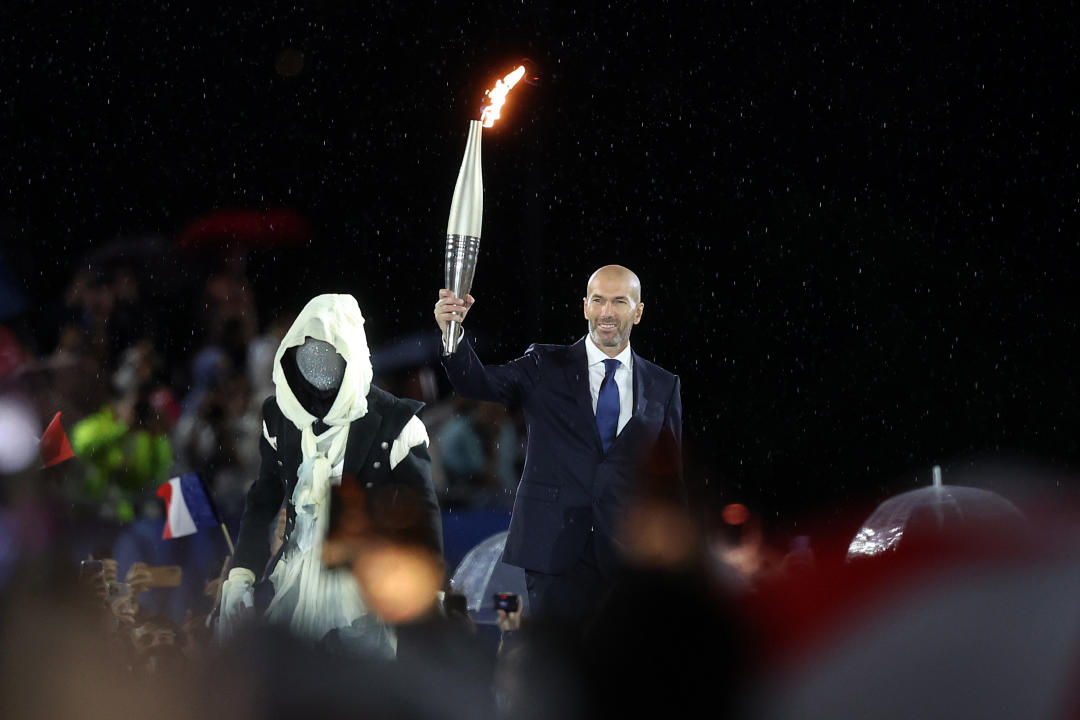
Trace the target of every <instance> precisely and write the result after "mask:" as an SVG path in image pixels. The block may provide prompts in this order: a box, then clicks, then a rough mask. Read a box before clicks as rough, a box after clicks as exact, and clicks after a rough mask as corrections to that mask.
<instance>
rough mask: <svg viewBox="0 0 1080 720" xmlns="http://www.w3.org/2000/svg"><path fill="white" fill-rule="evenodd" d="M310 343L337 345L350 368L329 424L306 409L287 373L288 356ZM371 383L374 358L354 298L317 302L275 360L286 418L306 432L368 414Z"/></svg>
mask: <svg viewBox="0 0 1080 720" xmlns="http://www.w3.org/2000/svg"><path fill="white" fill-rule="evenodd" d="M309 337H310V338H314V339H315V340H322V341H323V342H328V343H330V344H331V345H333V346H334V348H335V349H336V350H337V351H338V353H339V354H340V355H341V357H343V358H345V362H346V363H347V364H346V366H345V377H344V378H343V379H342V381H341V388H340V389H339V390H338V394H337V397H336V398H335V399H334V404H333V405H331V406H330V410H329V412H327V413H326V417H324V418H317V417H315V416H314V415H312V414H311V413H309V412H308V411H307V410H305V409H304V407H303V406H302V405H301V404H300V401H299V400H297V398H296V395H295V394H294V393H293V389H292V388H291V387H290V386H289V381H288V380H287V379H286V378H285V371H284V370H283V369H282V367H281V358H282V356H283V355H284V354H285V351H286V350H288V349H289V348H291V347H296V346H299V345H303V344H304V340H305V339H306V338H309ZM371 380H372V370H371V352H370V350H369V349H368V344H367V335H366V334H365V333H364V316H363V315H362V314H361V313H360V306H359V305H357V304H356V298H354V297H353V296H352V295H318V296H316V297H314V298H312V299H311V300H310V301H309V302H308V304H307V305H305V306H304V309H303V310H301V311H300V314H299V315H298V316H297V318H296V321H295V322H294V323H293V324H292V326H291V327H290V328H289V331H288V332H287V333H285V337H284V338H283V339H282V341H281V344H280V345H279V346H278V349H277V353H276V354H275V355H274V391H275V395H276V397H277V404H278V407H279V408H280V409H281V412H282V414H284V415H285V417H287V418H288V419H289V420H290V421H292V424H293V425H295V426H296V427H297V428H300V429H303V428H305V427H310V426H311V424H312V423H313V422H315V421H316V420H320V419H321V420H322V421H323V422H325V423H326V424H327V425H348V424H349V423H351V422H352V421H353V420H356V419H358V418H362V417H363V416H364V415H366V414H367V394H368V391H369V390H371Z"/></svg>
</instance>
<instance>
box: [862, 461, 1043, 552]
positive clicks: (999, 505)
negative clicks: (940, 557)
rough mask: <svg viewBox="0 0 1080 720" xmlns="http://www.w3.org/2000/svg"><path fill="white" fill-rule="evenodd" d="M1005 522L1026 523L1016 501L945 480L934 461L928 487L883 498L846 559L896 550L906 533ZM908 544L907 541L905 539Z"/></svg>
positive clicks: (908, 535) (916, 536)
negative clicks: (943, 480) (932, 474)
mask: <svg viewBox="0 0 1080 720" xmlns="http://www.w3.org/2000/svg"><path fill="white" fill-rule="evenodd" d="M997 522H1003V523H1007V524H1008V525H1009V526H1010V527H1014V526H1022V525H1023V524H1024V516H1023V514H1022V513H1021V512H1020V510H1019V509H1018V508H1017V507H1016V506H1015V505H1013V504H1012V503H1011V502H1009V501H1008V500H1006V499H1005V498H1003V497H1002V496H1000V495H998V494H997V493H993V492H990V491H989V490H981V489H979V488H973V487H964V486H960V485H943V484H942V483H941V468H940V467H938V466H937V465H935V466H934V482H933V484H932V485H930V486H929V487H923V488H918V489H917V490H910V491H908V492H905V493H900V494H899V495H894V496H893V497H891V498H889V499H888V500H886V501H885V502H883V503H881V505H879V506H878V507H877V509H876V510H874V512H873V513H872V514H871V515H870V517H869V518H867V520H866V522H865V523H863V526H862V527H861V528H860V529H859V531H858V532H857V533H855V537H854V539H852V541H851V544H850V545H849V546H848V552H847V559H848V560H854V559H857V558H862V557H873V556H875V555H880V554H882V553H884V552H888V551H890V550H892V551H895V550H896V549H898V547H899V546H900V544H901V540H903V539H905V538H906V539H908V540H910V539H913V538H914V539H926V538H928V537H931V536H933V535H934V534H937V533H941V532H943V531H953V530H963V529H965V528H966V527H971V528H975V527H986V526H987V525H988V524H990V523H997ZM906 544H908V543H906Z"/></svg>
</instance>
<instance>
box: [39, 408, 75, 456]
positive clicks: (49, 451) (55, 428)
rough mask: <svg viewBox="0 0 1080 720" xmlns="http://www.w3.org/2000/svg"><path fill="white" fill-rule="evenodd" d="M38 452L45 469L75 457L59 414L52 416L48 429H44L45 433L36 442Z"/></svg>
mask: <svg viewBox="0 0 1080 720" xmlns="http://www.w3.org/2000/svg"><path fill="white" fill-rule="evenodd" d="M38 452H40V453H41V459H42V461H43V462H44V463H45V467H52V466H53V465H59V464H60V463H62V462H64V461H65V460H70V459H71V458H73V457H75V452H74V451H73V450H72V449H71V443H70V442H68V436H67V433H66V432H64V426H63V425H62V424H61V423H60V413H59V412H57V413H56V415H54V416H53V419H52V422H50V423H49V427H47V428H45V433H44V434H43V435H42V436H41V440H40V442H38Z"/></svg>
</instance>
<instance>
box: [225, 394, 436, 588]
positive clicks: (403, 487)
mask: <svg viewBox="0 0 1080 720" xmlns="http://www.w3.org/2000/svg"><path fill="white" fill-rule="evenodd" d="M422 407H423V403H420V402H417V401H415V400H408V399H403V398H398V397H395V396H393V395H391V394H390V393H388V392H385V391H384V390H380V389H379V388H377V387H374V386H372V388H371V390H370V392H369V393H368V412H367V414H366V415H364V417H362V418H360V419H359V420H354V421H353V422H352V424H351V426H350V427H349V439H348V441H347V444H346V446H345V464H344V468H343V471H342V482H343V483H344V482H355V483H359V484H360V485H361V486H362V487H363V488H364V489H365V491H366V493H367V496H368V497H369V499H370V500H369V502H368V508H369V509H370V510H371V511H372V512H373V513H378V512H379V511H380V509H382V510H383V511H384V512H385V510H386V509H387V507H388V506H394V505H397V504H400V503H409V504H412V505H413V506H414V507H416V508H419V510H420V512H421V518H420V521H419V522H418V523H417V524H416V525H415V527H414V528H413V534H414V537H415V539H416V540H417V541H418V542H420V543H421V544H423V545H424V546H425V547H428V548H429V549H431V550H433V551H435V552H437V553H439V554H441V553H442V519H441V516H440V514H439V506H438V501H437V499H436V496H435V486H434V485H433V484H432V481H431V459H430V457H429V456H428V451H427V447H426V446H424V445H417V446H415V447H413V448H411V449H410V451H409V454H408V455H407V456H406V457H405V459H404V460H402V461H401V462H400V463H398V464H397V466H396V467H394V468H393V469H392V470H391V468H390V448H391V446H392V445H393V443H394V440H395V439H396V438H397V437H398V435H399V434H400V433H401V431H402V429H403V428H404V427H405V424H406V423H408V422H409V420H410V419H411V418H412V417H413V416H414V415H415V414H416V413H417V412H419V411H420V409H421V408H422ZM263 419H264V422H265V423H266V430H267V433H268V434H269V436H270V437H271V438H275V439H276V441H277V449H275V448H274V447H273V446H272V445H271V444H270V442H268V440H267V438H266V437H265V436H264V437H263V438H262V439H261V440H260V441H259V450H260V453H261V455H262V465H261V467H260V469H259V477H258V478H257V479H256V480H255V483H254V484H253V485H252V486H251V489H250V490H249V491H248V494H247V501H246V503H245V506H244V517H243V521H242V522H241V525H240V536H239V539H238V541H237V545H236V557H235V559H234V561H233V566H234V567H245V568H248V569H250V570H251V571H252V572H254V573H255V576H256V577H262V576H263V571H264V569H265V571H266V573H267V574H269V572H270V571H271V570H272V569H273V566H272V565H270V566H269V567H267V561H268V560H269V559H270V533H271V531H272V530H273V525H274V520H275V519H276V518H277V515H278V512H279V511H280V509H281V505H282V502H284V501H286V499H288V500H289V502H288V505H287V525H286V530H285V533H286V535H285V540H286V543H287V542H288V537H289V534H290V533H291V532H292V528H293V523H294V522H295V519H296V511H295V509H294V508H293V507H292V502H291V499H292V495H293V490H294V489H295V488H296V479H297V470H298V469H299V467H300V462H301V452H300V431H299V430H297V429H296V427H295V426H294V425H293V424H292V423H291V422H289V420H287V419H286V418H285V417H284V416H283V415H282V414H281V411H280V410H279V409H278V406H277V402H276V401H275V399H274V397H269V398H267V399H266V402H264V403H263ZM379 521H380V518H379V517H372V522H373V524H374V525H375V526H376V527H378V526H379ZM282 547H284V545H283V546H282Z"/></svg>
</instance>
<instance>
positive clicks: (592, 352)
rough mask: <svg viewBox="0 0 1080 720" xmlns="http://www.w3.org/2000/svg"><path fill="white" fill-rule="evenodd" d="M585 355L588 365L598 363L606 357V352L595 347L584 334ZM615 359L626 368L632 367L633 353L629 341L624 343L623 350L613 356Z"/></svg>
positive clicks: (630, 368)
mask: <svg viewBox="0 0 1080 720" xmlns="http://www.w3.org/2000/svg"><path fill="white" fill-rule="evenodd" d="M585 356H586V357H587V358H588V361H589V367H592V366H593V365H598V364H599V363H602V362H604V361H605V360H607V359H608V356H607V354H606V353H605V352H604V351H603V350H601V349H600V348H598V347H596V343H594V342H593V341H592V338H591V337H589V336H588V335H586V336H585ZM615 359H616V360H618V361H619V362H621V363H622V364H623V365H625V366H626V369H627V370H632V369H633V368H634V353H633V352H632V351H631V350H630V343H627V344H626V347H624V348H623V351H622V352H621V353H619V354H618V355H616V356H615Z"/></svg>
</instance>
